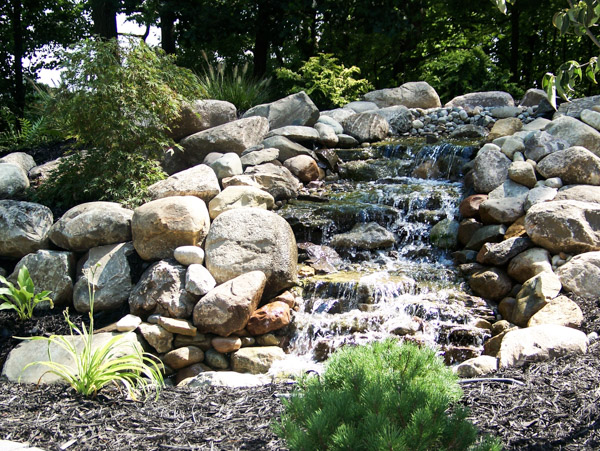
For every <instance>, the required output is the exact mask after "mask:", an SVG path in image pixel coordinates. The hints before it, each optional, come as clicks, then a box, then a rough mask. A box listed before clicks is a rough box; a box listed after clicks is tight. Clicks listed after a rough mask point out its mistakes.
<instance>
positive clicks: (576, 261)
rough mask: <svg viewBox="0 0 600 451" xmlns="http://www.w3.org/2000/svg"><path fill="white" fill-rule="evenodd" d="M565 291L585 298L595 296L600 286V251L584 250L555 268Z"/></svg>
mask: <svg viewBox="0 0 600 451" xmlns="http://www.w3.org/2000/svg"><path fill="white" fill-rule="evenodd" d="M556 274H557V275H558V277H559V278H560V281H561V282H562V284H563V287H564V289H565V290H566V291H568V292H572V293H574V294H576V295H578V296H583V297H586V298H590V299H592V298H597V297H598V287H600V252H586V253H584V254H579V255H576V256H575V257H573V258H572V259H571V260H569V261H568V262H567V263H565V264H564V265H562V266H561V267H559V268H558V269H557V270H556Z"/></svg>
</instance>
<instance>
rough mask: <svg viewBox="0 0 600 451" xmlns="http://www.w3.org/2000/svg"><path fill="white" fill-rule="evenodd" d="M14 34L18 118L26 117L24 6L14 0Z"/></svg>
mask: <svg viewBox="0 0 600 451" xmlns="http://www.w3.org/2000/svg"><path fill="white" fill-rule="evenodd" d="M12 6H13V8H12V33H13V45H14V52H13V54H14V57H15V59H14V61H13V73H14V75H13V76H14V95H15V105H14V113H15V116H16V117H17V119H18V118H22V117H23V116H24V115H25V85H24V84H23V52H24V50H23V27H22V24H21V14H22V5H21V0H12ZM15 126H16V129H17V130H19V129H20V128H21V124H20V122H19V121H18V120H17V121H16V123H15Z"/></svg>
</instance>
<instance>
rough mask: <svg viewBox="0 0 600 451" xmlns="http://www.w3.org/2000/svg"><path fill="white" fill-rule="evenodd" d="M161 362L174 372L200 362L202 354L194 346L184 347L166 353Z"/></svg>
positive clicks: (202, 357) (202, 358)
mask: <svg viewBox="0 0 600 451" xmlns="http://www.w3.org/2000/svg"><path fill="white" fill-rule="evenodd" d="M162 360H163V362H165V363H166V364H167V365H169V366H170V367H171V368H173V369H174V370H179V369H181V368H185V367H186V366H190V365H193V364H194V363H200V362H202V361H203V360H204V352H203V351H202V349H200V348H197V347H195V346H185V347H183V348H177V349H174V350H172V351H169V352H167V353H166V354H165V355H164V356H163V358H162Z"/></svg>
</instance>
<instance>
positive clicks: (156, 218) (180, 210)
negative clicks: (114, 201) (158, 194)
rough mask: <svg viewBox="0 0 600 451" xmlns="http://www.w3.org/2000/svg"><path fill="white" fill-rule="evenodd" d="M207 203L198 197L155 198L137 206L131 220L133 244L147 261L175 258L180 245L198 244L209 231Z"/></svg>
mask: <svg viewBox="0 0 600 451" xmlns="http://www.w3.org/2000/svg"><path fill="white" fill-rule="evenodd" d="M209 226H210V217H209V215H208V210H207V208H206V204H205V203H204V201H202V200H201V199H199V198H197V197H194V196H172V197H165V198H162V199H157V200H153V201H152V202H148V203H147V204H144V205H142V206H141V207H138V208H136V209H135V211H134V213H133V218H132V220H131V229H132V232H133V245H134V246H135V250H136V251H137V253H138V254H139V255H140V257H142V258H143V259H144V260H159V259H162V258H171V257H173V251H174V250H175V249H176V248H177V247H179V246H185V245H190V246H196V245H197V244H198V243H201V242H202V240H203V239H204V238H205V237H206V234H207V233H208V228H209Z"/></svg>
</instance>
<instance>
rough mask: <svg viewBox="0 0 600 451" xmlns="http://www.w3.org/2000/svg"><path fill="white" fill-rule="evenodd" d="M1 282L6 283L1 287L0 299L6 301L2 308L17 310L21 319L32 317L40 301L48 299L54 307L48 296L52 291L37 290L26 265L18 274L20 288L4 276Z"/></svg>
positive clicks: (1, 277)
mask: <svg viewBox="0 0 600 451" xmlns="http://www.w3.org/2000/svg"><path fill="white" fill-rule="evenodd" d="M0 283H3V284H4V285H6V286H5V287H2V288H0V300H2V301H4V302H3V303H2V304H0V310H15V311H16V312H17V315H19V319H21V320H26V319H29V318H31V317H32V316H33V309H34V308H35V306H36V305H38V304H39V303H40V302H45V301H48V302H50V308H52V307H54V304H53V303H52V299H51V298H50V297H48V295H49V294H50V291H42V292H40V293H36V292H35V287H34V285H33V280H31V276H30V275H29V270H28V269H27V267H26V266H25V265H23V266H21V269H19V274H18V275H17V285H19V288H17V287H15V286H14V285H13V284H12V283H11V282H9V281H8V280H6V278H5V277H3V276H0ZM7 296H8V297H7Z"/></svg>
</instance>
